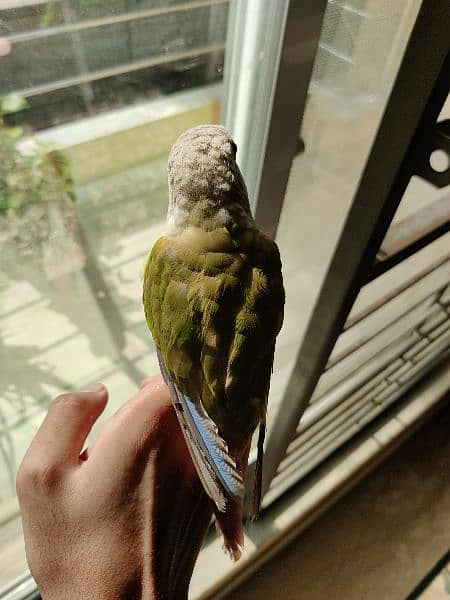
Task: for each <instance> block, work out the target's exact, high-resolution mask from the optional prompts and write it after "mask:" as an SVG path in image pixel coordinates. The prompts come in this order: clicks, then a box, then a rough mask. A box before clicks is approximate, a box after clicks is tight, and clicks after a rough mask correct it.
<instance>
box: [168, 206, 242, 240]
mask: <svg viewBox="0 0 450 600" xmlns="http://www.w3.org/2000/svg"><path fill="white" fill-rule="evenodd" d="M252 223H253V217H252V215H251V213H250V211H249V209H248V208H247V206H243V205H242V204H240V203H239V202H228V203H226V204H225V205H219V204H218V203H217V202H212V201H210V200H208V199H205V200H196V201H195V202H189V201H188V200H185V201H181V202H180V200H179V199H178V200H177V202H169V209H168V211H167V224H168V226H169V228H170V230H171V232H172V233H177V232H181V231H183V230H184V229H186V228H187V227H200V228H202V229H204V230H206V231H211V230H213V229H217V228H218V227H226V228H227V229H230V228H231V229H233V228H239V229H241V228H247V227H250V226H252Z"/></svg>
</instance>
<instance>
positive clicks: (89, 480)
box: [17, 376, 212, 600]
mask: <svg viewBox="0 0 450 600" xmlns="http://www.w3.org/2000/svg"><path fill="white" fill-rule="evenodd" d="M91 388H92V389H87V390H84V391H80V392H73V393H70V394H64V395H62V396H59V397H58V398H56V399H55V400H54V401H53V402H52V403H51V405H50V408H49V411H48V414H47V416H46V417H45V419H44V421H43V423H42V425H41V427H40V429H39V430H38V432H37V434H36V436H35V437H34V439H33V441H32V442H31V445H30V447H29V449H28V451H27V453H26V455H25V457H24V459H23V462H22V464H21V466H20V469H19V472H18V475H17V494H18V498H19V502H20V508H21V513H22V520H23V530H24V538H25V548H26V554H27V561H28V565H29V568H30V571H31V573H32V575H33V577H34V578H35V579H36V582H37V584H38V586H39V589H40V591H41V594H42V598H43V599H44V600H53V599H55V600H56V599H61V598H71V599H72V600H85V599H86V600H87V599H89V600H96V599H102V600H110V599H111V600H112V599H114V600H117V599H119V598H120V599H130V600H131V599H133V600H135V599H139V598H142V599H150V598H152V599H156V600H159V599H164V600H166V599H168V600H170V599H172V598H176V599H183V598H187V591H188V586H189V581H190V578H191V575H192V570H193V567H194V563H195V560H196V558H197V555H198V552H199V550H200V546H201V542H202V540H203V537H204V535H205V532H206V530H207V528H208V525H209V522H210V519H211V514H212V507H211V502H210V500H209V499H208V497H207V496H206V494H205V492H204V491H203V488H202V486H201V484H200V482H199V480H198V477H197V474H196V472H195V468H194V466H193V464H192V461H191V458H190V456H189V452H188V450H187V448H186V445H185V441H184V438H183V436H182V434H181V432H180V428H179V425H178V421H177V418H176V415H175V413H174V409H173V407H172V404H171V402H170V398H169V393H168V390H167V388H166V387H165V385H164V383H163V382H162V379H161V377H160V376H158V377H155V378H152V379H146V380H144V381H143V383H142V386H141V389H140V390H139V391H138V392H137V394H136V395H135V396H133V397H132V398H131V399H130V400H128V402H126V403H125V404H124V405H123V406H122V408H121V409H120V410H119V411H118V412H117V413H116V414H115V415H113V416H112V417H111V418H110V419H109V420H108V421H106V423H105V424H104V425H103V428H102V429H101V431H100V433H99V435H98V436H97V438H96V439H95V441H94V443H93V444H92V445H91V446H90V447H89V448H87V449H86V450H84V451H83V448H84V447H85V441H86V437H87V435H88V433H89V431H90V429H91V427H92V425H93V424H94V423H95V421H96V420H97V419H98V417H99V416H100V414H101V413H102V411H103V409H104V408H105V406H106V403H107V401H108V392H107V390H106V388H105V387H104V386H102V385H101V384H96V386H91Z"/></svg>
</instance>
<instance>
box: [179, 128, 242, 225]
mask: <svg viewBox="0 0 450 600" xmlns="http://www.w3.org/2000/svg"><path fill="white" fill-rule="evenodd" d="M236 150H237V148H236V144H235V143H234V142H233V140H232V138H231V136H230V134H229V133H228V131H227V130H226V129H225V127H222V126H220V125H200V126H198V127H194V128H192V129H188V131H186V132H185V133H183V134H182V135H181V136H180V137H179V138H178V140H177V141H176V142H175V144H174V145H173V147H172V150H171V151H170V154H169V161H168V171H169V209H168V213H167V220H168V223H169V225H170V226H171V227H172V228H174V229H182V228H183V227H185V226H186V225H189V224H192V225H198V224H201V225H202V226H206V227H207V228H209V227H210V226H213V225H212V223H213V224H214V225H215V226H217V225H219V226H220V225H222V226H223V225H226V224H227V223H228V222H229V221H230V219H231V220H234V221H236V222H238V223H239V222H240V221H242V220H243V219H248V218H249V217H250V218H251V216H250V207H249V202H248V196H247V189H246V187H245V183H244V180H243V178H242V175H241V172H240V170H239V167H238V166H237V164H236Z"/></svg>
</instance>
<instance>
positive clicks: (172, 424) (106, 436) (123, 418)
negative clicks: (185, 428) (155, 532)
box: [84, 376, 189, 477]
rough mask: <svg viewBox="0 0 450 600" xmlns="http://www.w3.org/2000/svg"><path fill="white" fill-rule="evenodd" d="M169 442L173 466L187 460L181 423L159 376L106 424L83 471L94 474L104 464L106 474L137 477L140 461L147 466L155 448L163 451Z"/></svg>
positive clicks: (91, 450)
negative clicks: (130, 474) (132, 473)
mask: <svg viewBox="0 0 450 600" xmlns="http://www.w3.org/2000/svg"><path fill="white" fill-rule="evenodd" d="M180 438H181V440H180ZM169 439H170V454H171V456H172V457H173V460H174V462H175V461H176V460H177V459H179V460H181V461H183V460H185V458H186V453H187V449H186V447H185V444H184V439H183V437H182V434H181V431H180V429H179V425H178V420H177V417H176V415H175V412H174V409H173V407H172V403H171V401H170V396H169V392H168V390H167V387H166V386H165V384H164V383H163V381H162V378H161V377H159V376H158V377H155V378H153V380H152V381H151V382H150V383H149V384H147V385H146V386H145V387H144V388H142V389H141V390H139V391H138V392H137V393H136V394H135V396H133V397H132V398H131V399H130V400H129V401H128V402H127V403H126V404H124V406H122V408H121V409H120V410H119V411H118V412H117V413H116V414H115V415H113V417H111V419H110V420H109V421H108V422H107V423H106V424H105V426H104V428H103V429H102V431H101V432H100V434H99V436H98V438H97V439H96V440H95V445H94V447H93V448H91V449H90V451H89V460H88V461H87V462H86V463H85V465H84V468H85V469H93V470H95V469H98V465H99V464H101V465H102V469H103V472H104V473H107V472H109V473H114V475H116V474H120V473H122V474H124V475H126V474H128V473H129V472H130V469H131V470H133V471H134V473H135V476H136V477H138V471H139V465H140V464H141V461H142V465H145V464H146V462H147V457H148V455H149V453H150V452H151V450H152V448H157V447H161V446H162V445H164V444H165V443H166V442H167V441H168V440H169ZM177 452H179V455H178V456H175V454H176V453H177ZM168 460H169V457H168ZM188 460H189V459H188ZM188 464H189V463H188Z"/></svg>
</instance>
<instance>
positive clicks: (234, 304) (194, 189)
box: [143, 125, 285, 560]
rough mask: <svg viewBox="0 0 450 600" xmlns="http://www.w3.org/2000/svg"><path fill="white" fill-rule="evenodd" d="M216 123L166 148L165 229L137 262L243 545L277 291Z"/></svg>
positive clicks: (167, 371)
mask: <svg viewBox="0 0 450 600" xmlns="http://www.w3.org/2000/svg"><path fill="white" fill-rule="evenodd" d="M236 153H237V146H236V144H235V143H234V141H233V139H232V137H231V135H230V134H229V132H228V131H227V129H225V128H224V127H222V126H221V125H199V126H196V127H194V128H191V129H188V130H187V131H185V132H184V133H183V134H182V135H181V136H180V137H179V138H178V140H177V141H176V142H175V144H174V145H173V146H172V148H171V151H170V154H169V157H168V184H169V202H168V210H167V223H166V226H167V229H166V233H165V235H163V236H162V237H160V238H159V239H158V240H157V241H156V242H155V244H154V245H153V247H152V249H151V250H150V252H149V254H148V256H147V259H146V262H145V265H144V269H143V306H144V313H145V318H146V321H147V324H148V327H149V329H150V332H151V334H152V337H153V341H154V344H155V347H156V352H157V357H158V362H159V366H160V370H161V373H162V376H163V379H164V381H165V382H166V384H167V386H168V388H169V391H170V396H171V400H172V403H173V405H174V408H175V411H176V414H177V417H178V421H179V424H180V427H181V431H182V432H183V435H184V437H185V439H186V443H187V446H188V449H189V452H190V455H191V457H192V460H193V463H194V465H195V468H196V470H197V473H198V476H199V479H200V481H201V483H202V484H203V488H204V490H205V492H206V493H207V494H208V496H209V497H210V498H211V500H212V503H213V504H212V508H213V510H214V514H215V521H216V528H217V530H218V533H219V535H220V534H222V536H223V543H224V549H225V550H226V551H227V552H228V554H229V555H230V556H231V558H232V559H234V560H237V559H238V558H239V557H240V555H241V552H242V549H243V540H244V534H243V500H244V487H245V486H244V483H245V477H246V473H247V464H248V456H249V450H250V445H251V440H252V436H253V433H254V432H255V430H256V429H257V428H258V427H259V433H258V444H257V461H256V468H255V476H254V486H253V503H252V508H251V513H252V516H253V517H256V516H257V515H258V513H259V510H260V503H261V478H262V461H263V447H264V436H265V428H266V410H267V400H268V394H269V385H270V378H271V374H272V369H273V359H274V351H275V340H276V337H277V335H278V333H279V331H280V329H281V326H282V323H283V314H284V302H285V292H284V286H283V277H282V271H281V259H280V253H279V250H278V247H277V245H276V243H275V242H274V241H273V240H272V239H271V238H270V237H269V236H267V235H266V234H265V233H263V232H262V231H261V230H260V229H258V227H257V225H256V223H255V220H254V218H253V216H252V213H251V210H250V204H249V198H248V193H247V188H246V185H245V183H244V179H243V177H242V174H241V171H240V169H239V167H238V165H237V162H236Z"/></svg>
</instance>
